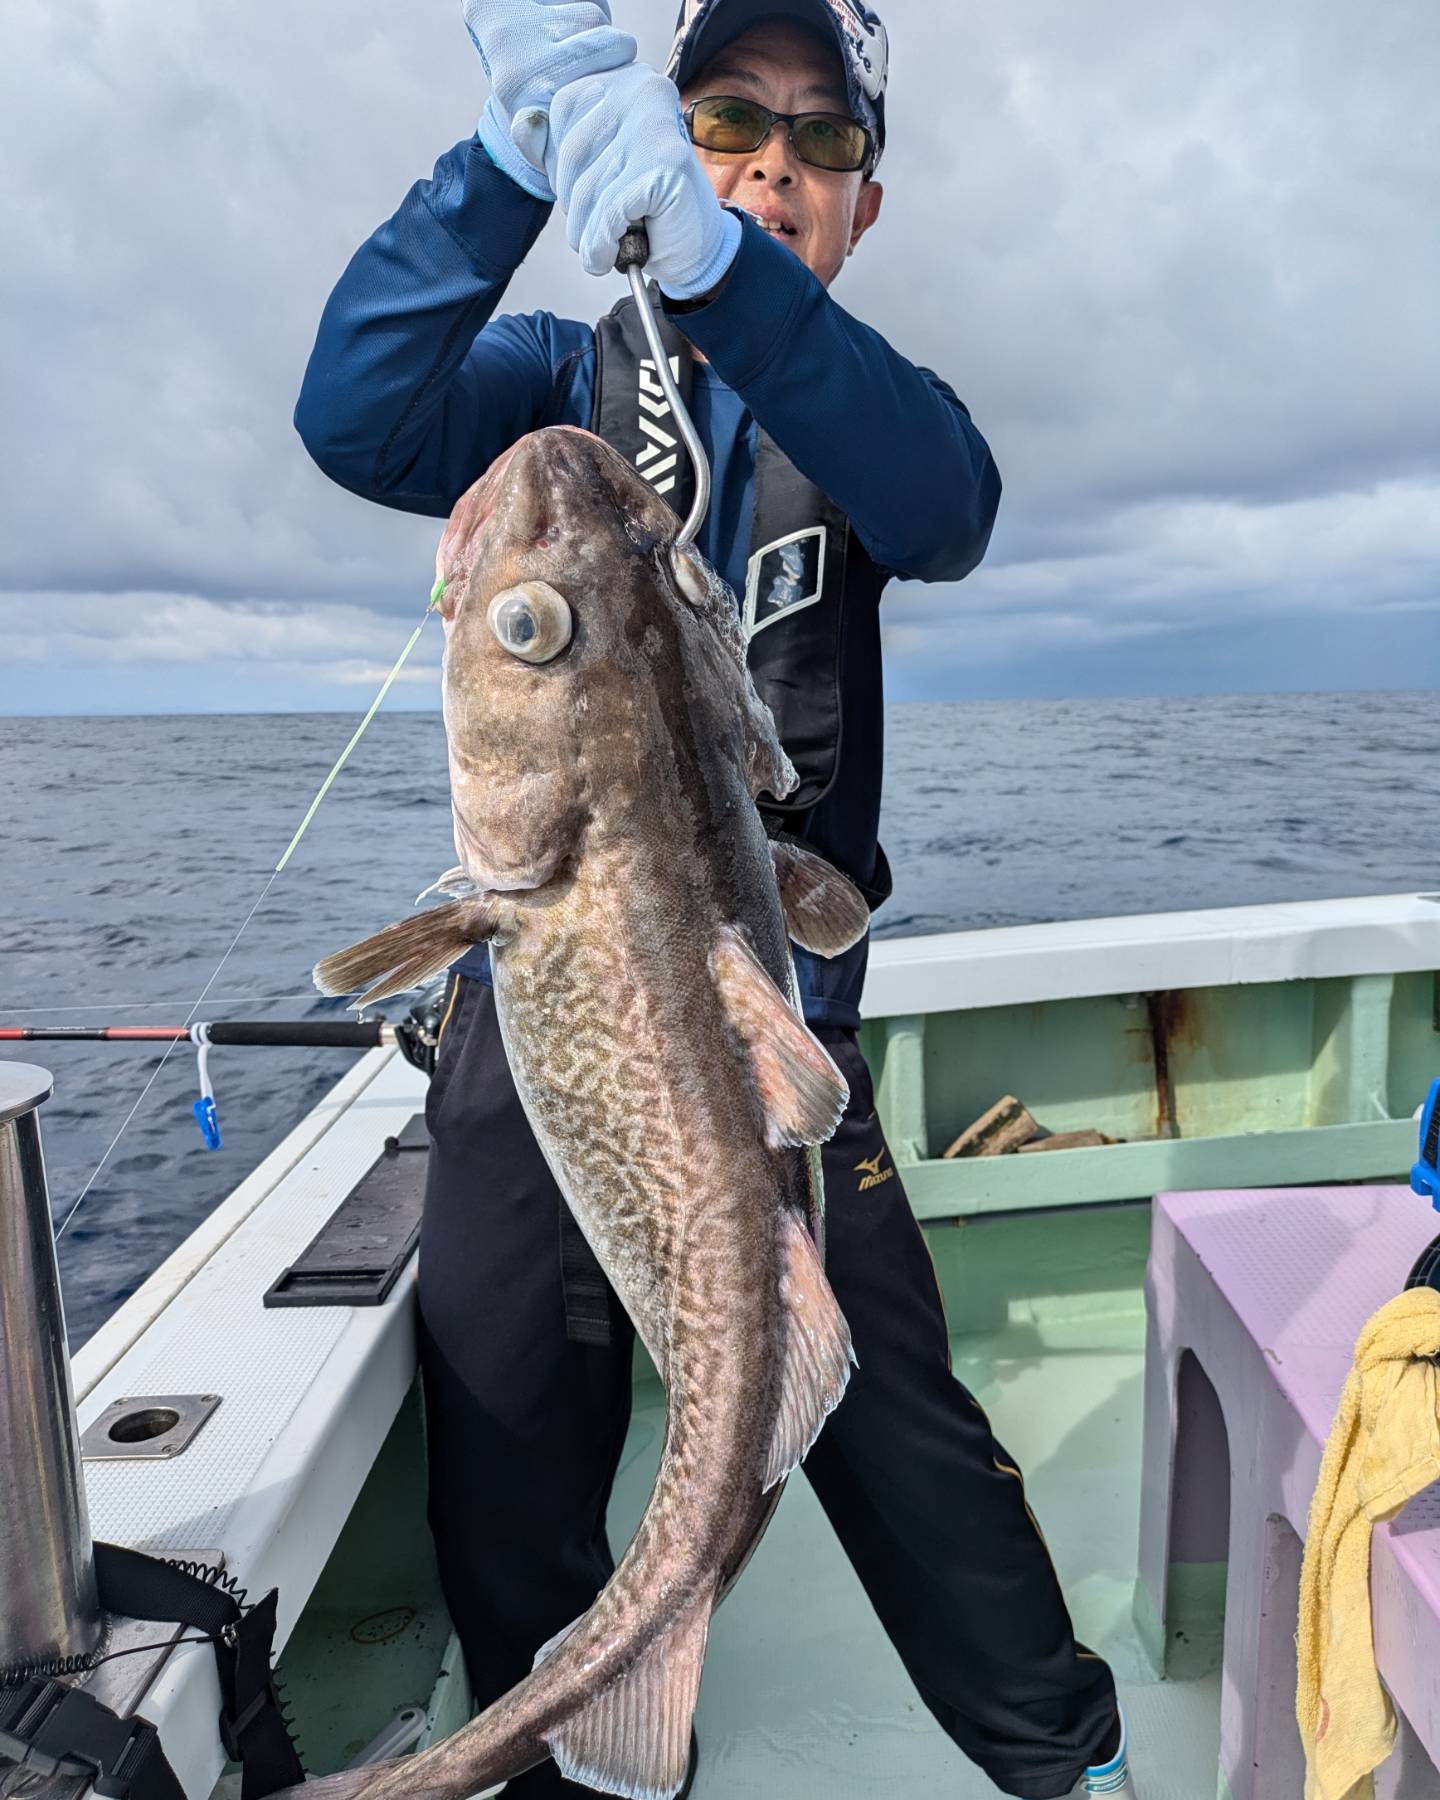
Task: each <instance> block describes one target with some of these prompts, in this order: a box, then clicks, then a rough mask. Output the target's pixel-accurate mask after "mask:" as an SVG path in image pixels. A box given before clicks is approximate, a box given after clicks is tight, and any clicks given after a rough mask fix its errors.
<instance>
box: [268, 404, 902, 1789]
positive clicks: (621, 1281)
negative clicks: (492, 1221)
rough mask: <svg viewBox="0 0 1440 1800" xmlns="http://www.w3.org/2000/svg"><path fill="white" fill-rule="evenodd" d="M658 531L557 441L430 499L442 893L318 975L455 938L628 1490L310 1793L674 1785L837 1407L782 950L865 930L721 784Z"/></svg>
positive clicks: (748, 734) (805, 1096)
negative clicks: (497, 1689)
mask: <svg viewBox="0 0 1440 1800" xmlns="http://www.w3.org/2000/svg"><path fill="white" fill-rule="evenodd" d="M674 534H675V517H674V514H673V513H672V512H671V511H670V509H669V508H668V507H667V506H666V505H665V503H664V502H663V501H662V500H661V499H659V498H658V497H657V496H656V494H655V493H654V492H653V491H652V490H651V489H650V488H649V487H648V486H647V485H646V484H645V483H644V482H643V481H642V480H641V479H640V477H639V476H638V475H637V474H636V473H635V472H634V471H633V470H632V469H631V468H630V466H629V465H628V464H627V463H626V462H625V460H624V459H623V458H622V457H621V456H619V455H618V454H617V453H616V452H615V451H613V450H612V449H610V448H609V447H608V446H607V445H606V444H604V443H603V442H601V440H600V439H598V438H595V437H592V436H591V435H590V434H589V433H588V432H581V431H577V430H574V429H571V428H565V427H557V428H553V429H549V430H545V431H540V432H537V433H535V434H533V435H532V436H530V437H527V438H525V439H523V440H522V441H521V442H520V443H519V444H518V445H517V446H516V447H515V448H514V449H513V450H512V451H511V452H510V453H509V454H508V455H507V456H505V457H503V458H502V459H501V460H500V461H498V462H497V463H496V464H495V465H494V467H493V468H492V469H491V470H490V471H489V473H488V474H487V475H486V476H485V477H484V478H483V479H482V480H481V481H479V482H478V483H477V484H476V485H475V486H474V487H473V488H471V490H470V491H469V492H468V493H467V494H466V495H465V496H464V497H463V498H462V499H461V500H460V501H459V503H458V504H457V506H456V508H455V511H454V513H453V515H452V517H451V520H450V524H449V526H448V528H447V530H446V532H445V535H444V538H443V540H442V542H441V545H440V552H439V559H438V563H439V573H440V575H441V576H442V577H443V579H444V583H445V586H444V594H443V600H442V611H443V614H444V619H445V629H446V651H445V670H444V706H445V722H446V730H447V734H448V739H449V755H450V774H451V789H452V797H453V803H454V815H455V838H456V847H457V850H458V853H459V856H460V859H461V866H460V867H459V868H458V869H456V870H454V871H452V872H451V874H450V875H449V876H446V877H442V880H441V882H440V883H438V884H437V886H438V887H439V888H440V889H441V890H442V891H444V892H447V893H449V894H450V895H451V896H452V897H451V898H450V899H449V901H448V902H447V903H446V904H443V905H440V906H436V907H434V908H433V909H432V910H430V911H428V912H424V913H421V914H419V915H417V916H416V917H414V918H412V919H409V920H405V921H402V922H401V923H399V924H397V925H392V926H389V927H387V928H386V929H385V930H384V931H382V932H381V933H379V934H378V935H377V936H376V937H374V938H372V939H369V940H367V941H366V942H365V943H363V944H360V945H356V946H355V947H353V948H352V949H350V950H348V951H343V952H341V953H340V954H339V955H338V956H334V957H332V958H330V959H329V960H328V961H327V962H325V963H322V964H321V965H320V966H319V968H318V969H317V971H316V979H317V981H318V982H319V984H320V985H321V987H322V988H323V989H324V990H325V991H327V992H332V993H348V992H353V991H355V990H356V989H358V988H360V987H362V986H367V985H368V986H369V991H368V993H367V995H366V998H367V1000H374V999H379V998H381V997H383V996H384V995H386V994H389V993H394V992H398V991H401V990H403V989H405V988H407V987H411V986H414V985H415V984H416V983H417V982H420V981H422V980H424V979H426V978H427V977H428V976H429V975H431V974H433V973H434V972H436V971H438V970H439V969H442V968H444V967H446V966H447V965H448V964H449V963H450V962H451V961H453V960H454V958H455V957H456V956H457V955H459V954H460V953H461V952H463V951H464V950H465V949H466V948H467V946H469V945H470V944H472V943H479V942H488V943H489V945H490V948H491V954H492V957H493V966H494V979H495V1001H496V1010H497V1013H498V1017H499V1021H500V1027H501V1031H502V1033H503V1036H504V1042H505V1048H506V1052H507V1054H508V1056H509V1061H510V1067H511V1069H512V1071H513V1073H514V1077H515V1082H516V1086H517V1088H518V1090H519V1093H520V1097H521V1100H522V1102H523V1104H524V1107H525V1110H526V1113H527V1115H528V1117H529V1119H530V1122H531V1124H532V1126H533V1127H534V1130H535V1134H536V1137H537V1138H538V1140H539V1142H540V1145H541V1148H542V1150H543V1152H544V1154H545V1156H546V1158H547V1160H548V1161H549V1164H550V1167H551V1168H552V1170H553V1171H554V1174H555V1177H556V1180H557V1182H558V1183H559V1185H560V1187H561V1189H562V1191H563V1192H564V1194H565V1197H566V1199H567V1201H568V1202H569V1205H570V1207H571V1209H572V1211H573V1212H574V1214H575V1217H576V1219H577V1221H578V1222H579V1225H580V1227H581V1229H582V1230H583V1232H584V1233H585V1236H586V1237H587V1238H588V1240H589V1242H590V1244H591V1245H592V1246H593V1248H594V1250H595V1252H596V1254H597V1256H598V1257H599V1260H600V1262H601V1264H602V1265H603V1267H604V1269H605V1271H606V1274H607V1275H608V1276H609V1278H610V1280H611V1281H612V1283H613V1284H614V1286H615V1288H616V1290H617V1292H618V1293H619V1295H620V1297H621V1299H622V1300H623V1302H624V1304H625V1306H626V1308H627V1310H628V1311H629V1314H630V1316H631V1318H632V1319H633V1320H634V1322H635V1325H636V1328H637V1329H638V1331H639V1333H640V1335H641V1337H642V1338H643V1340H644V1342H645V1346H646V1348H647V1349H648V1350H649V1352H650V1354H651V1356H652V1357H653V1359H654V1361H655V1365H656V1368H657V1369H658V1370H659V1372H660V1374H661V1376H662V1378H663V1380H664V1382H665V1387H666V1391H667V1395H668V1403H669V1407H668V1422H667V1426H666V1434H665V1444H664V1450H663V1454H662V1457H661V1462H660V1468H659V1473H658V1475H657V1477H656V1481H655V1487H654V1490H653V1492H652V1494H651V1497H650V1503H649V1506H648V1508H647V1510H646V1512H645V1515H644V1518H643V1519H642V1520H641V1523H640V1525H639V1528H638V1529H637V1531H636V1533H635V1537H634V1539H633V1540H632V1542H631V1543H630V1545H629V1548H628V1549H627V1550H626V1552H625V1554H624V1556H623V1557H622V1559H621V1561H620V1563H619V1566H618V1567H617V1569H616V1571H615V1573H614V1576H613V1577H612V1578H611V1580H610V1582H609V1583H608V1584H607V1586H606V1587H605V1589H604V1590H603V1592H602V1593H601V1594H600V1595H599V1597H598V1598H597V1600H596V1601H595V1603H594V1605H593V1606H592V1607H591V1609H590V1610H589V1612H587V1613H586V1614H585V1615H584V1616H583V1617H582V1618H580V1619H579V1620H577V1621H576V1623H575V1624H574V1625H573V1626H571V1627H570V1628H569V1630H568V1631H566V1632H563V1633H561V1634H560V1636H559V1637H558V1638H556V1639H555V1640H553V1641H552V1642H551V1643H550V1644H549V1645H546V1646H544V1647H543V1648H542V1649H540V1651H539V1654H538V1656H537V1659H536V1665H535V1668H534V1671H533V1672H532V1673H531V1674H530V1675H529V1676H528V1677H526V1679H525V1680H524V1681H522V1682H521V1683H520V1684H519V1685H518V1686H517V1687H516V1688H514V1689H513V1690H512V1691H511V1692H510V1693H509V1694H507V1695H505V1696H504V1697H503V1698H502V1699H500V1700H499V1701H497V1702H496V1703H495V1704H494V1705H492V1706H491V1707H489V1708H488V1709H487V1710H486V1711H485V1712H483V1713H482V1714H481V1715H480V1716H479V1717H478V1718H476V1719H474V1720H473V1721H472V1722H471V1723H470V1724H469V1725H467V1726H465V1727H464V1728H463V1729H462V1730H460V1731H459V1732H457V1733H456V1734H455V1735H454V1736H453V1737H451V1738H450V1739H448V1740H447V1741H446V1742H444V1743H442V1744H440V1745H437V1746H436V1747H434V1748H432V1749H430V1750H428V1751H426V1752H424V1753H423V1754H421V1755H420V1756H418V1757H414V1758H411V1759H407V1760H406V1761H404V1762H402V1763H394V1764H390V1765H385V1766H382V1767H380V1768H377V1769H370V1770H360V1771H355V1772H352V1773H349V1774H344V1775H338V1776H331V1777H328V1778H325V1779H323V1780H320V1781H317V1782H312V1783H310V1784H308V1785H307V1786H306V1787H305V1789H303V1790H297V1791H301V1792H303V1794H304V1795H306V1796H311V1797H312V1800H313V1797H315V1796H328V1795H332V1794H333V1795H339V1794H342V1793H343V1794H346V1795H350V1794H362V1793H363V1794H366V1795H373V1796H377V1797H378V1796H382V1795H383V1796H389V1795H400V1794H405V1795H416V1796H427V1797H430V1800H464V1797H465V1796H468V1795H472V1794H475V1793H477V1792H478V1791H479V1790H481V1789H483V1788H484V1787H486V1786H487V1785H488V1784H491V1783H494V1782H497V1781H501V1780H504V1779H508V1778H509V1777H512V1776H514V1775H516V1774H519V1773H520V1772H521V1771H523V1770H524V1769H526V1768H529V1767H530V1766H532V1765H533V1764H535V1763H537V1762H539V1761H541V1760H543V1759H544V1758H545V1757H546V1756H553V1757H554V1758H555V1761H556V1763H557V1764H558V1765H559V1767H560V1769H561V1771H562V1772H563V1773H564V1774H565V1775H566V1776H567V1777H569V1778H570V1779H572V1780H575V1781H580V1782H584V1783H586V1784H588V1785H589V1786H592V1787H596V1788H599V1789H602V1790H604V1791H606V1792H610V1793H615V1794H622V1795H629V1796H632V1797H633V1800H663V1797H666V1796H671V1795H674V1794H675V1793H676V1792H677V1791H678V1790H679V1788H680V1786H681V1784H682V1782H683V1779H684V1775H685V1770H686V1763H687V1758H688V1754H689V1747H690V1731H691V1717H692V1714H693V1712H694V1710H695V1702H696V1696H697V1693H698V1690H699V1685H700V1673H701V1666H702V1663H703V1660H704V1655H705V1643H706V1636H707V1633H708V1631H709V1626H710V1617H711V1614H712V1612H713V1610H714V1608H715V1606H716V1604H717V1603H718V1601H719V1600H720V1598H721V1597H722V1595H723V1594H724V1592H725V1591H726V1589H727V1587H728V1586H729V1584H730V1583H731V1582H733V1580H734V1579H735V1577H736V1576H737V1575H738V1573H739V1572H740V1569H741V1567H742V1566H743V1564H744V1563H745V1561H746V1559H747V1558H748V1556H749V1555H750V1552H751V1551H752V1550H753V1549H754V1547H755V1545H756V1543H757V1542H758V1540H759V1538H760V1535H761V1533H762V1532H763V1531H764V1528H765V1525H766V1523H767V1522H768V1519H769V1516H770V1514H771V1512H772V1511H773V1508H774V1503H775V1500H776V1499H777V1498H778V1493H779V1484H780V1483H781V1482H782V1481H783V1479H784V1477H785V1476H786V1474H787V1473H788V1472H789V1471H790V1470H791V1469H793V1468H794V1467H795V1465H796V1464H797V1463H798V1462H799V1461H800V1459H801V1458H802V1457H803V1456H804V1455H805V1453H806V1451H807V1450H808V1449H809V1447H810V1445H811V1444H812V1443H813V1442H814V1440H815V1437H816V1436H817V1434H818V1433H819V1431H820V1428H821V1426H822V1424H823V1423H824V1420H825V1418H826V1416H827V1414H828V1413H829V1412H830V1411H831V1410H832V1409H833V1408H834V1407H835V1406H836V1405H837V1404H838V1403H839V1401H840V1399H841V1396H842V1395H843V1393H844V1390H845V1384H846V1380H847V1378H848V1375H849V1370H850V1365H851V1362H852V1360H853V1357H852V1351H851V1345H850V1334H849V1331H848V1329H847V1327H846V1324H845V1320H844V1318H843V1317H842V1316H841V1313H840V1310H839V1308H838V1306H837V1304H836V1301H835V1297H834V1295H833V1293H832V1292H831V1290H830V1287H829V1284H828V1283H827V1281H826V1279H825V1275H824V1270H823V1266H822V1257H821V1250H820V1232H821V1208H820V1196H819V1188H818V1169H817V1168H816V1167H815V1165H816V1163H818V1157H815V1156H814V1154H813V1152H812V1151H811V1149H810V1148H809V1147H810V1146H814V1145H817V1144H819V1143H821V1142H823V1141H824V1140H825V1139H826V1138H828V1137H829V1136H830V1135H831V1133H832V1132H833V1131H834V1129H835V1127H836V1125H837V1123H838V1122H839V1119H840V1116H841V1113H842V1111H843V1109H844V1106H845V1102H846V1099H847V1093H846V1088H845V1083H844V1080H843V1078H842V1077H841V1075H840V1073H839V1071H838V1070H837V1069H836V1067H835V1065H834V1063H833V1062H832V1061H831V1059H830V1057H829V1056H828V1055H827V1054H826V1052H825V1050H824V1049H823V1048H822V1046H821V1045H820V1044H819V1043H818V1042H817V1041H816V1039H815V1038H814V1037H812V1036H811V1034H810V1032H809V1031H808V1030H807V1028H806V1026H805V1024H804V1022H803V1020H802V1018H801V1017H800V1015H799V1013H798V1011H797V1008H796V1002H795V989H794V972H793V966H792V963H791V956H790V940H791V939H792V938H793V939H794V940H795V941H796V942H799V943H801V944H804V945H805V946H807V947H808V948H810V949H812V950H815V951H817V952H819V953H821V954H825V955H834V954H836V953H838V952H839V951H841V950H843V949H845V948H848V946H849V945H850V944H852V943H853V942H855V941H856V940H857V939H858V938H859V936H860V935H861V934H862V933H863V931H864V929H865V927H866V924H867V920H868V914H867V909H866V906H865V903H864V901H863V900H862V899H861V897H860V895H859V894H858V893H857V892H856V890H855V889H854V888H853V887H852V886H851V885H850V884H849V882H847V881H845V880H844V878H843V877H842V876H840V875H838V874H837V873H836V872H835V871H834V870H833V869H832V868H831V867H830V866H829V865H828V864H826V863H824V862H822V861H820V860H819V859H818V858H816V857H814V856H813V855H811V854H810V853H809V852H807V851H805V850H804V849H803V848H801V847H799V846H798V845H794V844H791V843H787V842H785V841H783V840H782V841H778V842H773V843H772V841H771V840H770V839H769V838H768V837H767V834H766V831H765V829H764V826H763V824H762V822H761V819H760V816H759V814H758V812H757V811H756V807H755V797H756V795H757V794H759V793H761V792H762V791H763V792H768V793H770V794H772V795H775V796H776V797H780V798H783V797H784V795H786V794H787V793H788V792H790V791H791V790H792V788H793V787H794V785H795V772H794V770H793V768H792V767H791V765H790V763H789V760H788V758H787V757H786V755H785V753H784V751H783V750H782V749H781V746H780V743H779V740H778V738H777V736H776V733H775V726H774V721H773V719H772V717H771V715H770V712H769V710H768V708H767V707H765V706H764V705H763V704H762V702H761V701H760V699H759V698H758V696H757V694H756V692H755V689H754V687H753V685H752V683H751V680H750V676H749V673H748V670H747V668H746V664H745V646H744V642H743V639H742V635H741V631H740V627H739V624H738V621H737V617H736V608H735V603H734V599H733V596H732V595H731V593H730V590H729V589H728V588H727V587H726V586H725V585H724V583H723V582H721V581H720V580H719V579H718V578H717V577H716V576H714V575H713V574H712V573H711V571H710V570H709V569H708V568H707V567H706V565H705V564H704V563H702V562H701V561H700V559H699V558H698V557H695V556H693V555H692V554H689V553H682V554H678V555H677V554H675V553H674V552H673V551H672V543H673V538H674ZM497 1479H499V1480H503V1479H504V1471H503V1470H499V1471H497Z"/></svg>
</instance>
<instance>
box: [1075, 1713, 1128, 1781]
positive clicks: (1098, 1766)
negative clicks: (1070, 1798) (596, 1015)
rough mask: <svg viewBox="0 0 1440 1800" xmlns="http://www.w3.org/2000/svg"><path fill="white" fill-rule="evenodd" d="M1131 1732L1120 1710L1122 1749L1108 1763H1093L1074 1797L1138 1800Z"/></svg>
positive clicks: (1082, 1777) (1081, 1779)
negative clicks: (1091, 1796) (1131, 1765)
mask: <svg viewBox="0 0 1440 1800" xmlns="http://www.w3.org/2000/svg"><path fill="white" fill-rule="evenodd" d="M1129 1750H1130V1730H1129V1727H1128V1726H1127V1725H1126V1723H1125V1711H1124V1708H1123V1707H1122V1708H1121V1709H1120V1748H1119V1749H1118V1750H1117V1751H1116V1752H1115V1754H1114V1755H1113V1756H1112V1757H1111V1758H1110V1759H1109V1761H1108V1762H1103V1763H1091V1765H1090V1767H1089V1768H1088V1769H1087V1770H1086V1771H1085V1773H1084V1774H1083V1775H1082V1776H1081V1777H1080V1781H1079V1784H1078V1785H1077V1786H1076V1787H1073V1788H1072V1789H1071V1790H1070V1791H1071V1794H1072V1795H1088V1794H1107V1795H1110V1796H1111V1797H1112V1800H1116V1797H1118V1800H1136V1793H1135V1784H1134V1783H1133V1782H1132V1781H1131V1779H1130V1762H1129Z"/></svg>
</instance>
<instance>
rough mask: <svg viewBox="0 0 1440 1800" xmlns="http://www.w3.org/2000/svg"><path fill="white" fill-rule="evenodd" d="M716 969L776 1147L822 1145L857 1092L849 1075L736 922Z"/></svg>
mask: <svg viewBox="0 0 1440 1800" xmlns="http://www.w3.org/2000/svg"><path fill="white" fill-rule="evenodd" d="M710 970H711V973H712V974H713V975H714V977H715V985H716V987H717V988H718V990H719V993H720V999H721V1003H722V1004H723V1006H724V1008H725V1015H726V1017H727V1018H728V1019H729V1021H730V1024H731V1025H732V1026H733V1027H734V1029H735V1030H736V1032H738V1033H739V1035H740V1038H741V1040H742V1041H743V1043H744V1045H745V1048H746V1051H747V1053H748V1055H749V1060H750V1074H751V1078H752V1080H753V1081H754V1083H755V1091H756V1093H757V1094H758V1095H759V1098H760V1104H761V1106H762V1107H763V1108H764V1112H765V1124H766V1129H765V1141H766V1143H767V1144H768V1145H769V1146H770V1148H771V1149H772V1150H778V1149H781V1148H783V1147H786V1146H792V1145H800V1144H823V1143H824V1142H825V1140H826V1139H827V1138H829V1137H831V1136H832V1135H833V1134H834V1131H835V1127H836V1126H837V1125H838V1124H839V1123H840V1119H841V1115H842V1114H843V1113H844V1111H845V1104H846V1102H847V1101H848V1100H849V1098H850V1090H849V1088H847V1087H846V1085H845V1077H844V1076H843V1075H842V1074H841V1073H840V1071H839V1070H838V1069H837V1068H836V1067H835V1064H834V1063H833V1062H832V1061H831V1060H830V1056H829V1054H828V1052H827V1051H826V1049H825V1047H824V1045H823V1044H821V1043H820V1042H819V1041H818V1040H817V1039H816V1038H815V1037H814V1036H812V1035H811V1033H810V1031H809V1029H808V1028H807V1026H806V1024H805V1021H804V1020H803V1019H802V1018H800V1016H799V1015H798V1014H797V1013H796V1012H795V1010H794V1008H793V1007H792V1006H791V1005H790V1003H789V1001H788V1000H786V998H785V996H784V995H783V994H782V993H781V992H780V990H779V988H777V987H776V985H775V983H774V982H773V981H772V980H771V979H770V977H769V975H768V974H767V973H766V971H765V969H764V967H763V965H762V964H761V962H760V960H759V958H758V957H757V956H756V955H755V953H754V951H753V950H751V948H750V947H749V945H748V944H747V943H746V942H745V940H744V939H743V938H742V937H741V936H740V933H739V932H738V931H736V930H735V929H734V928H733V927H732V926H728V925H726V926H722V927H721V929H720V932H719V933H718V935H717V937H716V941H715V945H714V947H713V949H712V950H711V952H710Z"/></svg>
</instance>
